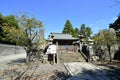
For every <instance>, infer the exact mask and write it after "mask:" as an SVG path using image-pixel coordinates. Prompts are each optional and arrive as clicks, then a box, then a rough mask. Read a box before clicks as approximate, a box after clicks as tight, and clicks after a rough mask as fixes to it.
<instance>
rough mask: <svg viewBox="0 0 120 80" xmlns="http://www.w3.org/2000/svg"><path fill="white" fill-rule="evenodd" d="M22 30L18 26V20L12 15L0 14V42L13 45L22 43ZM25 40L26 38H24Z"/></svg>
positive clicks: (23, 36)
mask: <svg viewBox="0 0 120 80" xmlns="http://www.w3.org/2000/svg"><path fill="white" fill-rule="evenodd" d="M21 39H22V40H23V39H24V40H25V34H24V32H23V31H22V30H21V29H20V28H19V27H18V21H17V20H16V18H15V16H14V15H9V16H3V15H2V14H0V42H2V43H7V44H15V45H24V44H25V43H22V42H21V41H22V40H21ZM25 42H26V40H25Z"/></svg>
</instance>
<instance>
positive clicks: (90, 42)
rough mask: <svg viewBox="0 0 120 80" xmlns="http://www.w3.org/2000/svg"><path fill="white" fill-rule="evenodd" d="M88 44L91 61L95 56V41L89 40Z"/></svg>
mask: <svg viewBox="0 0 120 80" xmlns="http://www.w3.org/2000/svg"><path fill="white" fill-rule="evenodd" d="M87 42H88V49H89V57H90V59H92V56H93V55H94V52H93V44H94V40H93V39H90V38H88V40H87Z"/></svg>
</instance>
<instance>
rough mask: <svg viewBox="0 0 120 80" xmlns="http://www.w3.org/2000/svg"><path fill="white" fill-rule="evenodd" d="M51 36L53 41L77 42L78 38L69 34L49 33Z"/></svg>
mask: <svg viewBox="0 0 120 80" xmlns="http://www.w3.org/2000/svg"><path fill="white" fill-rule="evenodd" d="M51 35H53V39H63V40H78V38H75V37H72V35H70V34H63V33H51Z"/></svg>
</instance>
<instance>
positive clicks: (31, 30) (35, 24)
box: [16, 14, 43, 63]
mask: <svg viewBox="0 0 120 80" xmlns="http://www.w3.org/2000/svg"><path fill="white" fill-rule="evenodd" d="M16 17H17V19H18V21H19V26H20V27H21V28H22V29H23V30H24V32H25V34H26V36H27V37H26V38H27V40H28V45H27V48H28V49H27V58H26V62H27V63H29V60H30V55H29V53H30V52H31V50H32V49H33V47H34V46H38V45H39V42H36V41H37V39H38V37H37V36H40V29H41V28H43V25H42V22H41V21H38V20H36V19H35V18H34V17H32V18H31V17H28V16H26V14H21V15H19V16H16Z"/></svg>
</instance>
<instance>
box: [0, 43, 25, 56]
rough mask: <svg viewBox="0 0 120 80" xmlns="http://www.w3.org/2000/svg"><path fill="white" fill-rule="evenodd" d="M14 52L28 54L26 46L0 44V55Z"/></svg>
mask: <svg viewBox="0 0 120 80" xmlns="http://www.w3.org/2000/svg"><path fill="white" fill-rule="evenodd" d="M12 54H26V51H25V49H24V47H22V46H14V45H6V44H0V55H1V56H5V55H12Z"/></svg>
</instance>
